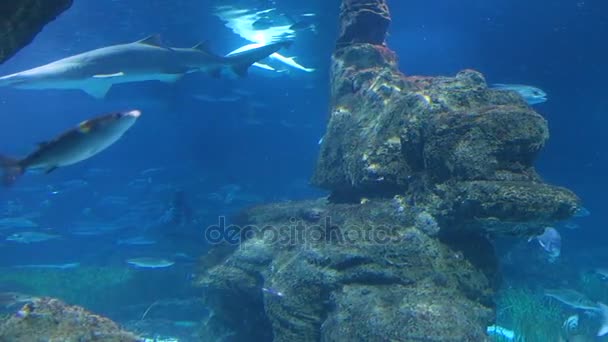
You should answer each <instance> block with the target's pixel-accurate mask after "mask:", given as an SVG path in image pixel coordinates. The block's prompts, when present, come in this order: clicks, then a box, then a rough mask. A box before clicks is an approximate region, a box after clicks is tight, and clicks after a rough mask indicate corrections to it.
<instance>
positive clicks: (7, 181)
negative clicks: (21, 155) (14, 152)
mask: <svg viewBox="0 0 608 342" xmlns="http://www.w3.org/2000/svg"><path fill="white" fill-rule="evenodd" d="M0 168H2V172H3V175H2V184H3V185H4V186H6V187H9V186H11V185H13V184H14V183H15V181H17V179H18V178H19V177H20V176H21V175H23V172H24V171H25V169H24V168H23V166H21V161H20V160H18V159H15V158H11V157H7V156H3V155H0Z"/></svg>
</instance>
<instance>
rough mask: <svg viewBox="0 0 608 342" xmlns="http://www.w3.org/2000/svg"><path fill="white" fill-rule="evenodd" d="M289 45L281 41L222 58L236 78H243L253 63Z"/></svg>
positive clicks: (288, 42)
mask: <svg viewBox="0 0 608 342" xmlns="http://www.w3.org/2000/svg"><path fill="white" fill-rule="evenodd" d="M290 45H291V41H283V42H278V43H272V44H268V45H264V46H260V47H257V48H255V49H251V50H247V51H243V52H239V53H237V54H234V55H230V56H227V57H224V59H225V61H226V62H227V63H229V64H230V68H231V70H232V71H233V72H234V73H235V74H236V75H238V76H240V77H244V76H246V75H247V69H249V67H250V66H251V65H253V63H256V62H259V61H261V60H262V59H264V58H267V57H268V56H270V55H272V54H273V53H275V52H277V51H279V50H280V49H282V48H284V47H288V46H290Z"/></svg>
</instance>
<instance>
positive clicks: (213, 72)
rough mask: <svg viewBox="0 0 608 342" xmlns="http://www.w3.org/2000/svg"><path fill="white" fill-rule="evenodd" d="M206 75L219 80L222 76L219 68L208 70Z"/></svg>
mask: <svg viewBox="0 0 608 342" xmlns="http://www.w3.org/2000/svg"><path fill="white" fill-rule="evenodd" d="M207 73H208V74H209V76H211V77H213V78H220V77H221V76H222V70H221V69H220V68H214V69H210V70H209V71H208V72H207Z"/></svg>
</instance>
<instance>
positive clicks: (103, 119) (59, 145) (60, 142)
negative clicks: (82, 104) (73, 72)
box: [0, 110, 141, 186]
mask: <svg viewBox="0 0 608 342" xmlns="http://www.w3.org/2000/svg"><path fill="white" fill-rule="evenodd" d="M140 115H141V112H140V111H138V110H132V111H128V112H116V113H111V114H105V115H102V116H98V117H95V118H93V119H90V120H87V121H84V122H82V123H81V124H79V125H78V126H77V127H75V128H72V129H70V130H68V131H67V132H64V133H63V134H61V135H59V136H57V137H56V138H54V139H53V140H51V141H48V142H42V143H40V144H38V149H36V150H35V151H34V152H32V153H30V154H29V155H28V156H26V157H25V158H23V159H20V160H19V159H14V158H10V157H6V156H1V155H0V167H1V168H2V169H3V170H4V177H3V181H4V185H6V186H9V185H12V184H13V183H14V182H15V181H16V180H17V178H19V176H21V175H22V174H23V173H24V172H25V171H26V170H29V169H44V170H45V172H46V173H50V172H52V171H53V170H55V169H56V168H58V167H62V166H67V165H72V164H76V163H78V162H80V161H83V160H85V159H88V158H90V157H92V156H94V155H96V154H97V153H99V152H101V151H103V150H105V149H106V148H108V147H109V146H111V145H112V144H114V143H115V142H116V141H118V139H120V138H121V137H122V135H123V134H124V133H125V132H126V131H127V130H128V129H129V128H131V126H133V124H134V123H135V121H136V120H137V118H139V116H140Z"/></svg>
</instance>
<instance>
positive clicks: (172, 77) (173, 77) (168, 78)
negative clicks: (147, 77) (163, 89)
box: [158, 74, 184, 83]
mask: <svg viewBox="0 0 608 342" xmlns="http://www.w3.org/2000/svg"><path fill="white" fill-rule="evenodd" d="M182 77H184V74H165V75H163V77H160V78H159V79H158V80H159V81H161V82H166V83H174V82H177V81H179V80H180V79H181V78H182Z"/></svg>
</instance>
